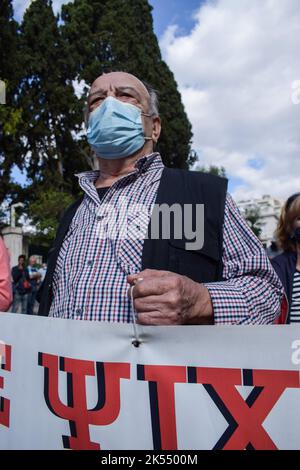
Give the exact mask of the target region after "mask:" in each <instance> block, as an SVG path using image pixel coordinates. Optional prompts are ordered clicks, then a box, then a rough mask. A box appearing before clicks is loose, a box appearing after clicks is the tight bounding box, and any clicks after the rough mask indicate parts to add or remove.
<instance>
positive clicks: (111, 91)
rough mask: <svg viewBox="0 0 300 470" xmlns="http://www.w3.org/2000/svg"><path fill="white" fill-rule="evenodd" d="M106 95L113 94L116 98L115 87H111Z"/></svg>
mask: <svg viewBox="0 0 300 470" xmlns="http://www.w3.org/2000/svg"><path fill="white" fill-rule="evenodd" d="M106 96H112V97H113V98H116V96H117V95H116V90H115V89H113V88H112V89H110V90H108V91H107V95H106Z"/></svg>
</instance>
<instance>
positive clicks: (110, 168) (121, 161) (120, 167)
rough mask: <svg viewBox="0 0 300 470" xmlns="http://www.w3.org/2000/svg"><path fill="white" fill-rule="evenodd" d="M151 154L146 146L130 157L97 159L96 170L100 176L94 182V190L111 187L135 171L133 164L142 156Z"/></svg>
mask: <svg viewBox="0 0 300 470" xmlns="http://www.w3.org/2000/svg"><path fill="white" fill-rule="evenodd" d="M151 151H152V152H153V149H152V150H151V148H149V149H147V148H146V145H145V146H144V147H143V149H142V150H140V151H139V152H137V153H136V154H134V155H132V156H131V157H125V158H118V159H116V160H106V159H104V158H101V157H99V158H98V169H99V170H100V175H99V178H98V179H97V181H96V182H95V186H96V188H104V187H107V186H111V185H112V184H113V183H115V182H116V181H117V180H118V179H120V178H122V177H123V176H125V175H128V174H129V173H132V172H133V171H134V170H135V163H136V162H137V160H139V158H141V157H142V156H143V155H149V154H150V153H151Z"/></svg>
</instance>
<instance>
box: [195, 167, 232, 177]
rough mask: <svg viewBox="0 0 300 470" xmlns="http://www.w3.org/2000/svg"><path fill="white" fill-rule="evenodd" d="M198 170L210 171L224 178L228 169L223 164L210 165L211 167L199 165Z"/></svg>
mask: <svg viewBox="0 0 300 470" xmlns="http://www.w3.org/2000/svg"><path fill="white" fill-rule="evenodd" d="M196 170H197V171H202V172H203V173H210V174H211V175H215V176H221V177H222V178H227V176H226V170H225V168H224V167H223V166H220V167H219V166H215V165H210V166H209V167H205V166H197V168H196Z"/></svg>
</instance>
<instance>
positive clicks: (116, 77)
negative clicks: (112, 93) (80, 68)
mask: <svg viewBox="0 0 300 470" xmlns="http://www.w3.org/2000/svg"><path fill="white" fill-rule="evenodd" d="M110 86H113V87H123V88H124V87H126V86H128V87H131V88H135V89H136V90H137V91H138V92H139V93H140V94H142V95H144V96H147V97H148V96H149V93H148V90H147V88H146V87H145V85H144V84H143V83H142V82H141V81H140V80H139V79H138V78H137V77H135V76H134V75H131V74H130V73H126V72H111V73H105V74H103V75H100V77H98V78H97V79H96V80H95V81H94V82H93V84H92V86H91V90H90V93H94V92H95V91H97V90H98V89H105V90H106V89H109V88H110Z"/></svg>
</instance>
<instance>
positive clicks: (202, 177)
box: [165, 167, 228, 189]
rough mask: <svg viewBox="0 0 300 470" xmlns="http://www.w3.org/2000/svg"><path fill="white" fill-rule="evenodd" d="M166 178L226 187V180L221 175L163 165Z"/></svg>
mask: <svg viewBox="0 0 300 470" xmlns="http://www.w3.org/2000/svg"><path fill="white" fill-rule="evenodd" d="M165 172H166V177H167V179H169V178H172V179H174V180H176V181H178V184H179V182H180V181H188V182H190V183H191V184H193V185H194V184H195V185H202V186H209V187H210V188H218V187H219V188H226V189H227V184H228V180H227V178H224V177H223V176H218V175H213V174H211V173H205V172H202V171H195V170H186V169H178V168H167V167H165Z"/></svg>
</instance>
